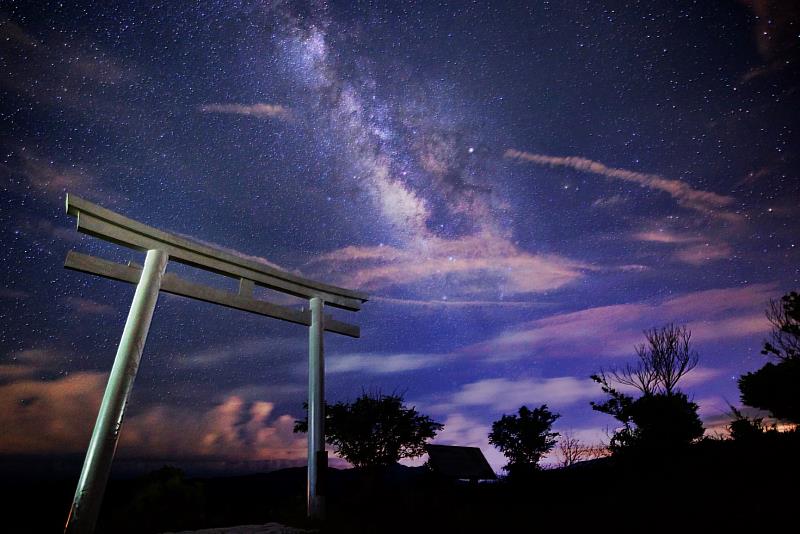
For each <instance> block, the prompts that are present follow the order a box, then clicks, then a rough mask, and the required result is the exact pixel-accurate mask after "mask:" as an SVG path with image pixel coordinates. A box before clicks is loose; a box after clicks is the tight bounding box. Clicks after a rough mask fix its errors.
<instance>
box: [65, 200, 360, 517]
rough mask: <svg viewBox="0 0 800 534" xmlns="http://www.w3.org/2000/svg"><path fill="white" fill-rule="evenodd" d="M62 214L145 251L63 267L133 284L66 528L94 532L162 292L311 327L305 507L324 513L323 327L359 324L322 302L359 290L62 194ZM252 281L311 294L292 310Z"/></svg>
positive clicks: (348, 300) (74, 257)
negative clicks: (207, 281)
mask: <svg viewBox="0 0 800 534" xmlns="http://www.w3.org/2000/svg"><path fill="white" fill-rule="evenodd" d="M66 204H67V213H68V214H70V215H72V216H75V217H77V219H78V225H77V226H78V231H80V232H83V233H86V234H89V235H93V236H95V237H99V238H101V239H105V240H107V241H111V242H112V243H116V244H119V245H122V246H126V247H129V248H132V249H135V250H144V251H147V255H146V258H145V262H144V266H141V267H140V266H138V265H136V264H133V263H129V264H128V265H120V264H117V263H114V262H110V261H107V260H103V259H100V258H95V257H93V256H88V255H86V254H80V253H78V252H75V251H70V252H69V253H68V254H67V259H66V261H65V264H64V266H65V267H66V268H68V269H72V270H75V271H80V272H85V273H90V274H95V275H98V276H103V277H105V278H110V279H112V280H118V281H122V282H128V283H134V284H136V291H135V293H134V297H133V302H132V304H131V309H130V312H129V313H128V318H127V320H126V322H125V328H124V330H123V333H122V338H121V339H120V343H119V347H118V349H117V354H116V357H115V358H114V365H113V367H112V369H111V374H110V376H109V379H108V384H107V386H106V390H105V393H104V395H103V400H102V402H101V405H100V410H99V413H98V415H97V422H96V423H95V426H94V430H93V432H92V437H91V440H90V442H89V447H88V450H87V452H86V459H85V460H84V463H83V468H82V470H81V475H80V478H79V480H78V486H77V489H76V490H75V497H74V499H73V502H72V507H71V509H70V513H69V517H68V519H67V524H66V528H65V531H66V532H70V533H72V532H80V533H89V532H92V531H93V530H94V526H95V524H96V522H97V516H98V514H99V511H100V504H101V502H102V498H103V493H104V492H105V487H106V484H107V482H108V476H109V473H110V470H111V463H112V461H113V458H114V451H115V450H116V446H117V441H118V439H119V433H120V430H121V427H122V419H123V416H124V413H125V407H126V405H127V402H128V397H129V395H130V391H131V389H132V387H133V382H134V379H135V378H136V372H137V370H138V367H139V362H140V360H141V357H142V351H143V349H144V343H145V340H146V338H147V332H148V330H149V328H150V322H151V320H152V317H153V311H154V310H155V305H156V301H157V300H158V293H159V291H164V292H167V293H172V294H175V295H181V296H185V297H189V298H194V299H197V300H202V301H205V302H211V303H214V304H219V305H221V306H226V307H229V308H235V309H238V310H243V311H247V312H251V313H256V314H259V315H264V316H267V317H273V318H275V319H281V320H284V321H289V322H293V323H297V324H302V325H306V326H308V327H309V341H308V386H309V390H308V422H309V429H308V484H307V505H308V508H307V511H308V515H309V517H310V518H312V519H321V518H323V517H324V513H325V496H324V493H325V492H324V487H323V484H322V481H323V477H324V470H325V469H326V467H327V456H326V454H327V453H326V452H325V429H324V414H323V407H324V402H325V389H324V379H325V376H324V375H325V360H324V350H323V346H324V345H323V333H324V331H328V332H334V333H337V334H342V335H346V336H350V337H359V336H360V331H359V328H358V326H355V325H351V324H348V323H344V322H341V321H337V320H335V319H333V318H332V317H330V316H326V315H324V306H325V304H326V303H327V304H330V305H331V306H335V307H338V308H342V309H345V310H350V311H358V310H359V309H360V307H361V304H362V303H363V302H366V301H367V296H366V295H365V294H364V293H361V292H357V291H352V290H349V289H343V288H340V287H336V286H331V285H328V284H323V283H321V282H316V281H314V280H310V279H306V278H303V277H300V276H297V275H295V274H293V273H289V272H286V271H283V270H281V269H277V268H274V267H271V266H269V265H266V264H263V263H260V262H257V261H253V260H250V259H247V258H243V257H241V256H237V255H235V254H231V253H229V252H226V251H223V250H219V249H217V248H214V247H211V246H208V245H203V244H200V243H195V242H193V241H191V240H189V239H186V238H183V237H181V236H178V235H175V234H171V233H168V232H164V231H162V230H158V229H157V228H153V227H150V226H147V225H145V224H142V223H140V222H138V221H134V220H133V219H129V218H127V217H124V216H122V215H120V214H118V213H115V212H113V211H111V210H108V209H106V208H103V207H101V206H98V205H96V204H93V203H91V202H88V201H86V200H83V199H81V198H78V197H75V196H71V195H67V199H66ZM169 260H174V261H178V262H180V263H185V264H188V265H191V266H194V267H198V268H200V269H204V270H207V271H211V272H215V273H218V274H221V275H224V276H228V277H231V278H235V279H238V280H239V292H238V293H231V292H227V291H223V290H219V289H215V288H212V287H208V286H204V285H200V284H195V283H193V282H188V281H186V280H183V279H181V278H180V277H178V276H176V275H174V274H172V273H166V272H165V271H166V267H167V263H168V261H169ZM255 285H260V286H264V287H268V288H270V289H273V290H276V291H279V292H282V293H287V294H290V295H294V296H299V297H304V298H308V299H309V307H308V309H300V310H296V309H293V308H290V307H287V306H280V305H277V304H272V303H269V302H266V301H263V300H260V299H256V298H254V297H253V288H254V286H255Z"/></svg>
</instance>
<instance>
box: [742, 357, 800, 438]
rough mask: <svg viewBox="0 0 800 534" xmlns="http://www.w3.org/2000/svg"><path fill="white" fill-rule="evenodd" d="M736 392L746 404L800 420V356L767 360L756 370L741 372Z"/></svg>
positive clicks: (781, 416)
mask: <svg viewBox="0 0 800 534" xmlns="http://www.w3.org/2000/svg"><path fill="white" fill-rule="evenodd" d="M739 391H740V392H741V397H740V398H741V400H742V403H744V404H745V405H747V406H752V407H753V408H759V409H761V410H766V411H768V412H769V413H770V414H772V416H773V417H775V418H777V419H784V420H786V421H791V422H793V423H800V358H798V357H793V358H791V359H787V360H783V361H781V362H778V363H777V364H774V363H772V362H768V363H766V364H765V365H764V367H762V368H761V369H759V370H758V371H755V372H752V373H747V374H745V375H742V376H741V377H740V378H739Z"/></svg>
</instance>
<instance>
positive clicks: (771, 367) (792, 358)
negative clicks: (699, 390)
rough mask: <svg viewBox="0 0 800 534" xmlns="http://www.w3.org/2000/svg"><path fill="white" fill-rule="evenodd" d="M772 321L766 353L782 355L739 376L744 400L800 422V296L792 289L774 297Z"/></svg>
mask: <svg viewBox="0 0 800 534" xmlns="http://www.w3.org/2000/svg"><path fill="white" fill-rule="evenodd" d="M766 315H767V319H768V320H769V322H770V323H772V333H771V336H770V338H771V339H770V340H769V341H765V342H764V348H763V350H762V351H761V353H762V354H765V355H767V356H772V357H775V358H777V359H778V363H772V362H767V363H766V364H765V365H764V367H762V368H761V369H759V370H758V371H755V372H751V373H747V374H745V375H742V376H741V377H740V378H739V391H740V392H741V400H742V402H743V403H744V404H746V405H747V406H752V407H754V408H759V409H761V410H767V411H768V412H770V413H771V414H772V416H773V417H776V418H778V419H784V420H788V421H791V422H793V423H800V296H798V294H797V292H795V291H792V292H790V293H788V294H786V295H784V296H783V297H781V299H780V300H779V301H776V300H772V301H770V305H769V308H768V309H767V311H766Z"/></svg>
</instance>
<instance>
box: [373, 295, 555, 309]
mask: <svg viewBox="0 0 800 534" xmlns="http://www.w3.org/2000/svg"><path fill="white" fill-rule="evenodd" d="M370 302H372V303H375V302H385V303H386V304H391V305H396V306H409V307H414V308H423V309H424V308H430V309H441V308H538V307H545V306H549V304H547V303H542V302H535V301H522V300H452V299H442V298H439V299H432V300H416V299H402V298H392V297H370Z"/></svg>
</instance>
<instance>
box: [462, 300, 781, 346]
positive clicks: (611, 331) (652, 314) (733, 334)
mask: <svg viewBox="0 0 800 534" xmlns="http://www.w3.org/2000/svg"><path fill="white" fill-rule="evenodd" d="M775 293H776V288H775V286H774V285H772V284H755V285H751V286H745V287H741V288H729V289H713V290H708V291H698V292H695V293H689V294H686V295H681V296H677V297H672V298H668V299H665V300H662V301H660V302H638V303H630V304H616V305H612V306H601V307H596V308H588V309H585V310H580V311H576V312H571V313H563V314H557V315H553V316H550V317H546V318H544V319H538V320H535V321H531V322H528V323H525V324H522V325H519V326H517V327H515V328H512V329H509V330H506V331H505V332H503V333H501V334H499V335H497V336H496V337H494V338H493V339H490V340H488V341H484V342H481V343H477V344H475V345H472V346H470V347H466V348H465V349H463V352H465V353H468V354H475V355H480V354H483V355H485V356H486V358H488V359H497V360H503V359H515V358H523V357H581V356H621V355H630V354H633V347H634V345H635V344H637V343H640V342H641V341H642V331H643V330H644V329H647V328H652V327H654V326H660V325H662V324H664V323H668V322H675V323H681V324H687V325H688V327H689V328H690V329H691V330H692V339H694V340H695V342H698V343H703V342H710V341H716V340H720V339H732V338H739V337H746V336H752V335H755V334H760V333H765V332H767V331H768V330H769V323H768V322H767V320H766V318H765V317H764V313H763V310H764V307H765V305H766V303H767V302H768V301H769V299H770V298H772V297H774V296H775Z"/></svg>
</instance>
